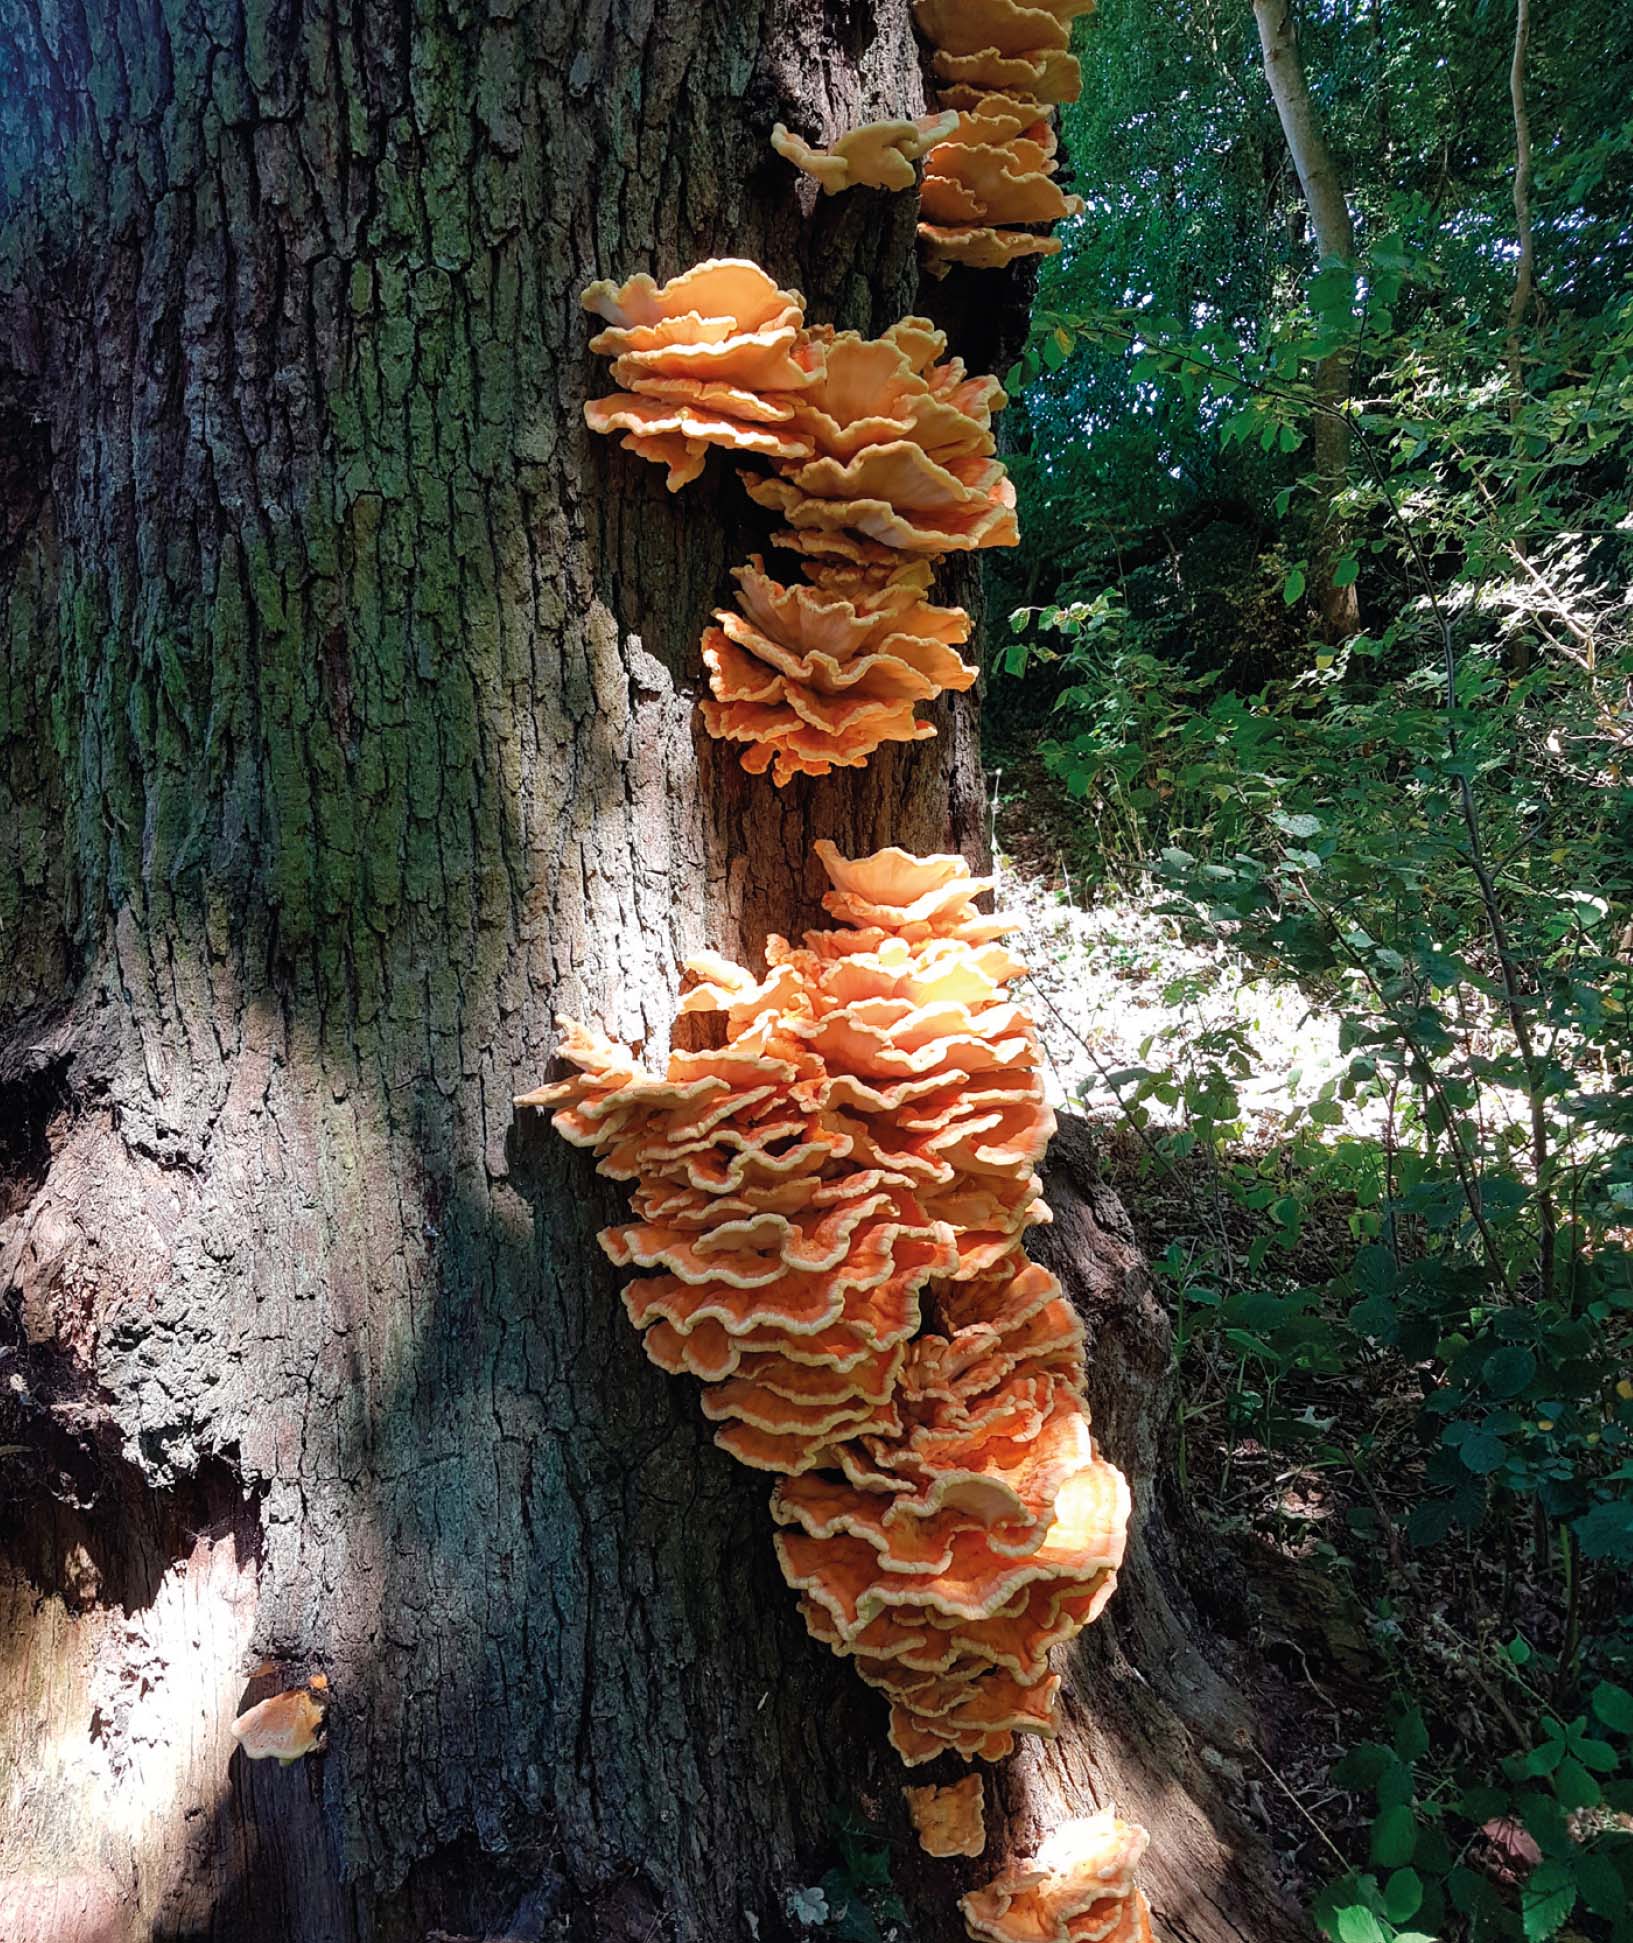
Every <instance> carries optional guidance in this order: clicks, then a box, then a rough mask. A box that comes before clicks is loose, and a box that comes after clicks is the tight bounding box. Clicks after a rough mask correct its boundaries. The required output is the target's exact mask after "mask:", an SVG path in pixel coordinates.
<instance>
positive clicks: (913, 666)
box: [702, 555, 979, 784]
mask: <svg viewBox="0 0 1633 1943" xmlns="http://www.w3.org/2000/svg"><path fill="white" fill-rule="evenodd" d="M805 573H806V581H807V583H808V584H805V585H801V584H798V583H795V584H793V585H789V586H784V585H783V584H782V583H781V582H779V581H776V580H773V579H772V578H771V576H770V575H769V574H768V573H767V572H766V569H765V565H764V563H763V562H762V560H761V559H760V558H759V556H758V555H755V556H754V557H753V558H752V559H751V560H750V561H749V564H748V565H747V566H746V567H737V568H735V569H734V570H733V577H734V578H735V579H736V581H737V583H738V590H739V591H738V596H737V607H736V609H732V608H724V607H723V608H720V609H718V610H717V611H716V613H715V620H716V622H717V623H718V625H717V626H715V627H712V628H710V629H709V630H708V632H707V633H706V634H705V635H704V637H703V660H704V665H705V666H706V667H707V669H708V671H709V683H710V687H711V688H712V689H713V691H714V697H715V699H714V700H713V701H707V702H704V703H703V705H702V708H703V721H704V726H705V727H706V728H707V729H708V731H709V733H710V734H711V735H714V736H719V737H722V738H724V739H725V740H727V741H733V742H741V743H743V744H744V745H745V747H744V750H743V757H742V762H743V767H744V768H745V769H746V770H748V771H749V773H750V774H751V775H760V774H763V773H764V772H765V771H766V770H767V769H769V770H770V771H771V773H772V777H773V780H774V781H775V782H777V783H778V784H782V783H786V782H787V781H789V779H790V778H791V777H793V776H796V775H809V776H824V775H826V774H828V772H829V771H830V770H832V769H843V768H854V767H857V766H858V765H860V764H862V763H865V762H866V761H867V759H868V757H869V756H870V755H871V754H872V753H873V751H874V750H875V749H877V748H878V747H879V746H880V744H881V743H884V742H916V741H919V740H921V739H922V738H924V737H925V736H930V735H934V734H935V730H934V729H933V728H932V727H931V725H930V724H929V723H928V722H921V721H919V720H918V719H917V718H916V717H915V715H914V713H913V707H914V704H915V703H916V702H920V701H926V700H929V699H930V698H932V697H934V696H936V695H939V694H940V693H942V691H943V690H946V689H953V690H963V689H966V688H969V687H971V686H972V685H973V684H974V682H975V679H976V676H977V674H978V673H979V670H978V669H976V668H973V667H971V666H970V664H969V663H968V662H966V661H964V660H963V659H962V657H961V656H960V655H959V653H958V647H959V645H960V644H961V643H962V642H964V641H965V640H967V639H968V637H969V631H970V617H969V615H968V614H966V613H965V611H964V610H963V608H961V607H935V606H932V605H931V604H930V602H929V601H928V600H927V599H926V598H925V595H926V593H927V591H928V588H929V581H930V568H929V566H928V564H927V563H925V562H923V561H904V562H903V563H902V564H901V565H900V566H899V567H896V568H893V569H889V570H886V571H884V572H882V573H880V574H878V575H876V576H870V577H869V578H868V579H867V580H866V581H863V582H861V583H857V582H856V581H855V580H854V578H853V576H852V574H851V572H850V571H849V570H848V569H846V568H845V567H843V566H840V567H837V568H835V567H830V566H828V565H827V564H825V563H824V562H822V561H820V560H808V561H807V562H806V563H805Z"/></svg>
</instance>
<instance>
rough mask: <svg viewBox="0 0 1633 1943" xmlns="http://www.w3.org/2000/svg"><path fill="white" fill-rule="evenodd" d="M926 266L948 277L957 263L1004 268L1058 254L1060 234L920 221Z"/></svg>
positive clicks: (974, 267)
mask: <svg viewBox="0 0 1633 1943" xmlns="http://www.w3.org/2000/svg"><path fill="white" fill-rule="evenodd" d="M919 240H920V242H922V243H923V245H924V267H925V269H926V270H928V271H929V273H930V275H931V276H933V277H944V276H945V275H946V274H947V272H948V271H949V270H950V269H951V268H952V267H953V265H954V264H955V263H956V264H962V265H963V267H964V268H965V269H967V270H1004V269H1007V268H1008V267H1009V265H1010V264H1011V263H1017V262H1019V261H1020V259H1021V258H1022V257H1026V256H1058V255H1059V253H1060V238H1059V237H1058V236H1036V235H1034V234H1033V233H1032V231H1031V230H1027V229H993V228H991V227H990V226H987V225H981V224H977V225H963V226H959V225H945V224H937V223H920V224H919Z"/></svg>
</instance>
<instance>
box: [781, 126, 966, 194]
mask: <svg viewBox="0 0 1633 1943" xmlns="http://www.w3.org/2000/svg"><path fill="white" fill-rule="evenodd" d="M957 126H958V112H957V110H956V109H947V110H945V111H944V112H943V113H941V114H939V115H921V116H919V117H918V119H917V120H916V121H869V122H864V123H863V124H862V125H861V127H860V128H848V129H846V131H845V133H844V134H843V135H841V136H840V137H839V138H838V139H837V140H836V141H834V142H831V143H829V145H828V146H827V147H826V148H817V147H815V146H813V145H812V144H811V143H810V142H808V141H806V140H805V139H804V137H803V136H800V135H795V134H791V133H790V132H789V130H788V129H787V128H785V127H784V126H783V124H782V123H781V122H778V123H777V125H776V127H775V128H773V129H772V131H771V146H772V147H773V148H774V149H775V150H776V151H777V153H778V154H779V155H780V156H782V157H783V159H784V160H785V161H789V162H792V163H793V165H794V167H795V168H796V169H800V170H803V172H804V173H805V174H806V175H809V176H813V177H814V178H815V179H816V180H817V181H818V182H819V183H820V184H821V185H822V193H823V194H824V195H825V196H836V195H838V194H839V192H840V191H841V190H842V189H858V188H862V189H911V188H912V186H913V182H914V175H913V164H914V163H915V162H916V161H918V160H919V158H920V157H921V156H922V155H923V154H924V153H925V152H926V150H928V149H931V148H933V147H934V146H935V144H936V143H937V142H940V141H944V140H945V139H946V138H947V137H948V136H949V135H951V134H952V133H953V131H954V130H955V129H956V128H957Z"/></svg>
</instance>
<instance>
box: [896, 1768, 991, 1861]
mask: <svg viewBox="0 0 1633 1943" xmlns="http://www.w3.org/2000/svg"><path fill="white" fill-rule="evenodd" d="M984 1785H985V1784H984V1783H983V1782H982V1780H981V1777H980V1775H978V1774H967V1775H965V1777H964V1779H963V1780H962V1781H954V1782H952V1783H951V1784H950V1785H949V1786H948V1787H945V1788H934V1787H929V1788H903V1790H902V1794H903V1795H904V1796H905V1798H906V1801H907V1812H908V1814H909V1815H910V1816H911V1817H912V1822H913V1828H914V1831H915V1833H916V1834H917V1835H918V1838H919V1846H920V1847H921V1848H922V1849H923V1850H924V1852H925V1854H926V1855H979V1854H980V1853H981V1851H982V1850H983V1849H984V1848H985V1847H986V1845H987V1827H986V1802H985V1799H984V1794H983V1789H984Z"/></svg>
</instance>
